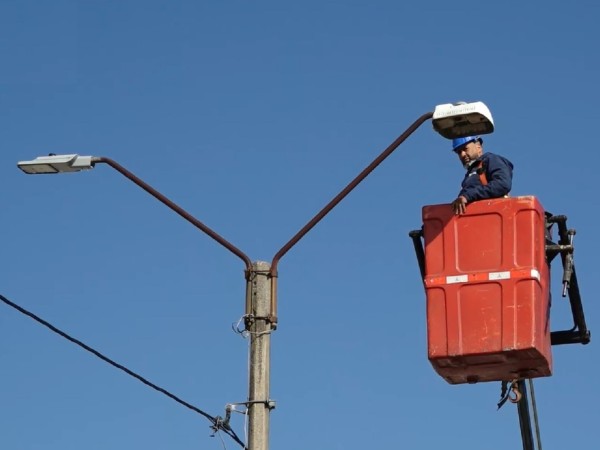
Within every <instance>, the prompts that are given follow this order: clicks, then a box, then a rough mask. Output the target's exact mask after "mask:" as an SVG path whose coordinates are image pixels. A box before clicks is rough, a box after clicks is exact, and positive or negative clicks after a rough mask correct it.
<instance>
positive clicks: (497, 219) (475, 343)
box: [410, 196, 590, 384]
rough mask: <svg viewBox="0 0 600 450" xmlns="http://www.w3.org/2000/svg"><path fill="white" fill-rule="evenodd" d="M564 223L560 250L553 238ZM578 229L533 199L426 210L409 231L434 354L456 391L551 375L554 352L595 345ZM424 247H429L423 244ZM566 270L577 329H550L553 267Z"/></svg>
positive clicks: (430, 353)
mask: <svg viewBox="0 0 600 450" xmlns="http://www.w3.org/2000/svg"><path fill="white" fill-rule="evenodd" d="M555 223H556V224H557V225H558V236H559V240H558V243H554V242H553V241H552V228H553V224H555ZM574 234H575V232H574V230H568V229H567V226H566V217H565V216H553V215H551V214H548V213H546V212H545V211H544V209H543V208H542V206H541V204H540V203H539V201H538V200H537V199H536V198H535V197H532V196H524V197H514V198H500V199H493V200H482V201H478V202H474V203H472V204H470V205H469V207H468V208H467V212H466V214H463V215H458V216H457V215H454V214H453V212H452V208H451V206H450V205H448V204H445V205H431V206H425V207H423V227H422V229H421V230H415V231H411V232H410V236H411V238H412V239H413V244H414V246H415V251H416V254H417V259H418V261H419V267H420V270H421V275H422V277H423V284H424V287H425V292H426V296H427V342H428V357H429V360H430V361H431V364H432V365H433V368H434V369H435V370H436V372H437V373H439V374H440V375H441V376H442V377H443V378H444V379H445V380H446V381H448V382H449V383H451V384H460V383H476V382H484V381H511V380H516V379H523V378H535V377H543V376H549V375H551V374H552V354H551V350H550V346H551V345H558V344H570V343H582V344H587V343H588V342H589V341H590V333H589V331H588V330H587V327H586V324H585V318H584V314H583V308H582V305H581V298H580V295H579V287H578V285H577V277H576V274H575V267H574V264H573V235H574ZM423 244H424V246H423ZM558 254H560V255H561V259H562V263H563V268H564V271H563V275H564V276H563V285H564V288H563V296H566V294H567V293H568V294H569V300H570V303H571V310H572V313H573V320H574V326H573V328H572V329H570V330H566V331H555V332H551V331H550V305H551V295H550V263H551V261H552V260H553V259H554V257H555V256H557V255H558Z"/></svg>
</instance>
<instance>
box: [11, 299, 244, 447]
mask: <svg viewBox="0 0 600 450" xmlns="http://www.w3.org/2000/svg"><path fill="white" fill-rule="evenodd" d="M0 300H2V301H3V302H4V303H6V304H7V305H8V306H10V307H12V308H14V309H16V310H17V311H19V312H20V313H22V314H24V315H26V316H28V317H30V318H31V319H33V320H35V321H36V322H38V323H40V324H42V325H44V326H45V327H46V328H49V329H50V330H51V331H53V332H54V333H56V334H58V335H60V336H62V337H63V338H65V339H67V340H68V341H70V342H72V343H73V344H76V345H78V346H79V347H81V348H83V349H84V350H86V351H88V352H90V353H92V354H93V355H94V356H96V357H98V358H100V359H101V360H102V361H104V362H106V363H108V364H110V365H111V366H113V367H115V368H117V369H119V370H121V371H123V372H125V373H126V374H127V375H130V376H132V377H133V378H135V379H137V380H138V381H141V382H142V383H143V384H145V385H146V386H148V387H151V388H152V389H154V390H156V391H158V392H160V393H161V394H163V395H166V396H167V397H169V398H170V399H171V400H175V401H176V402H177V403H179V404H180V405H183V406H185V407H186V408H188V409H191V410H192V411H194V412H196V413H198V414H200V415H201V416H204V417H205V418H207V419H208V420H209V421H210V422H211V423H212V426H213V427H214V428H216V429H217V431H218V430H223V431H224V432H225V433H226V434H227V435H229V436H230V437H231V438H232V439H233V440H234V441H235V442H237V443H238V444H239V445H240V446H241V447H242V448H243V449H244V450H246V445H245V444H244V443H243V442H242V441H241V440H240V438H239V437H238V436H237V434H236V433H235V432H234V431H233V430H231V429H226V428H223V427H222V426H221V420H220V418H219V417H213V416H211V415H210V414H208V413H206V412H204V411H202V410H201V409H200V408H198V407H196V406H194V405H192V404H190V403H188V402H186V401H185V400H182V399H180V398H179V397H177V396H176V395H174V394H172V393H170V392H169V391H167V390H166V389H163V388H161V387H160V386H157V385H156V384H154V383H152V382H151V381H148V380H147V379H145V378H144V377H142V376H141V375H138V374H137V373H135V372H133V371H132V370H130V369H128V368H127V367H125V366H123V365H121V364H119V363H117V362H115V361H113V360H112V359H110V358H108V357H106V356H104V355H103V354H102V353H100V352H99V351H97V350H94V349H93V348H92V347H90V346H88V345H86V344H84V343H83V342H81V341H80V340H78V339H75V338H74V337H71V336H69V335H68V334H67V333H65V332H64V331H61V330H59V329H58V328H56V327H55V326H54V325H52V324H51V323H49V322H47V321H45V320H44V319H42V318H40V317H38V316H36V315H35V314H33V313H32V312H30V311H27V310H26V309H25V308H22V307H21V306H19V305H17V304H16V303H13V302H12V301H10V300H9V299H7V298H6V297H4V296H3V295H1V294H0Z"/></svg>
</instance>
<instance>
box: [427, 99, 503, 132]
mask: <svg viewBox="0 0 600 450" xmlns="http://www.w3.org/2000/svg"><path fill="white" fill-rule="evenodd" d="M432 123H433V129H434V130H435V131H437V132H438V133H439V134H441V135H442V136H444V137H445V138H447V139H455V138H459V137H464V136H475V135H480V134H489V133H493V132H494V119H493V118H492V114H491V113H490V110H489V109H488V107H487V106H485V104H484V103H483V102H474V103H465V102H458V103H446V104H443V105H438V106H436V107H435V110H434V112H433V118H432Z"/></svg>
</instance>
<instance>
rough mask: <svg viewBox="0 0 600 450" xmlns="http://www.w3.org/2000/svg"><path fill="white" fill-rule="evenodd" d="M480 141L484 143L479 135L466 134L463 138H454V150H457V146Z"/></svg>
mask: <svg viewBox="0 0 600 450" xmlns="http://www.w3.org/2000/svg"><path fill="white" fill-rule="evenodd" d="M473 141H479V143H480V144H481V143H483V139H481V137H479V136H465V137H461V138H456V139H452V151H453V152H455V151H456V149H457V148H459V147H462V146H463V145H467V144H468V143H469V142H473Z"/></svg>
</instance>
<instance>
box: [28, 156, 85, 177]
mask: <svg viewBox="0 0 600 450" xmlns="http://www.w3.org/2000/svg"><path fill="white" fill-rule="evenodd" d="M17 166H18V167H19V169H21V170H22V171H23V172H25V173H27V174H47V173H63V172H79V171H81V170H87V169H92V168H93V167H94V162H93V157H92V156H79V155H49V156H39V157H37V158H35V159H33V160H31V161H19V162H18V163H17Z"/></svg>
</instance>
